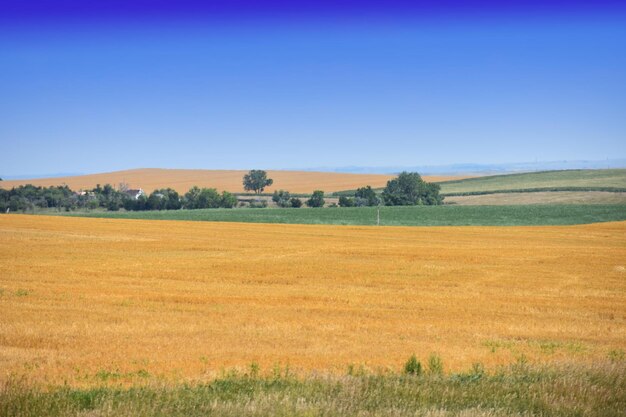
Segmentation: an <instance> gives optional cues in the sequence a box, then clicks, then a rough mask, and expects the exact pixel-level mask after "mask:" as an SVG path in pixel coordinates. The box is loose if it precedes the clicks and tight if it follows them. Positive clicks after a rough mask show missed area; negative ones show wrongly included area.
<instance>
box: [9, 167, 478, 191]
mask: <svg viewBox="0 0 626 417" xmlns="http://www.w3.org/2000/svg"><path fill="white" fill-rule="evenodd" d="M247 172H248V171H243V170H242V171H238V170H206V169H157V168H146V169H131V170H126V171H116V172H107V173H102V174H91V175H79V176H73V177H58V178H42V179H30V180H29V179H26V180H13V181H1V182H0V188H5V189H10V188H12V187H17V186H20V185H25V184H33V185H37V186H46V187H48V186H51V185H63V184H66V185H68V186H69V187H70V188H71V189H72V190H80V189H91V188H94V187H95V186H96V185H97V184H100V185H104V184H107V183H108V184H111V185H114V186H117V185H118V184H120V183H127V184H128V185H129V186H130V188H143V189H144V190H145V191H147V192H152V191H153V190H155V189H158V188H166V187H171V188H173V189H175V190H176V191H178V192H179V193H185V192H187V190H189V189H190V188H191V187H193V186H194V185H197V186H199V187H210V188H217V189H218V190H220V191H224V190H226V191H230V192H232V193H239V192H243V191H244V190H243V185H242V179H243V176H244V175H245V174H246V173H247ZM267 174H268V177H269V178H272V179H273V180H274V186H273V187H268V188H267V189H266V190H265V192H273V191H274V189H283V190H289V191H290V192H292V193H312V192H313V191H314V190H323V191H326V192H333V191H340V190H346V189H353V188H359V187H363V186H365V185H371V186H372V187H384V186H385V185H386V184H387V181H389V180H390V179H391V178H393V177H394V176H393V175H380V174H343V173H335V172H309V171H271V170H270V171H267ZM424 178H425V179H427V180H428V181H447V180H451V179H460V178H466V177H462V176H459V177H450V176H435V177H424Z"/></svg>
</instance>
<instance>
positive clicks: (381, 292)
mask: <svg viewBox="0 0 626 417" xmlns="http://www.w3.org/2000/svg"><path fill="white" fill-rule="evenodd" d="M0 289H1V290H0V291H1V295H0V378H8V377H9V375H10V374H26V375H27V376H28V377H29V378H31V379H37V380H41V381H47V382H50V383H63V382H67V383H69V384H71V385H75V386H81V385H91V384H95V383H102V381H106V380H108V379H109V378H114V379H115V381H117V382H120V381H122V382H124V381H125V382H128V383H137V382H141V381H146V380H152V379H155V378H156V379H166V380H170V381H171V380H175V381H180V380H195V381H198V380H205V379H208V378H211V377H214V376H216V375H218V374H219V372H220V369H228V368H231V367H241V368H243V367H248V366H249V364H250V363H251V362H253V361H254V362H258V363H259V365H260V367H261V372H271V369H272V367H273V366H274V365H276V364H279V365H281V366H283V367H284V366H285V365H287V364H288V365H289V366H290V367H291V369H293V370H295V371H300V372H305V371H311V370H318V371H322V372H341V373H344V372H345V371H346V366H347V365H348V364H351V363H352V364H355V365H357V366H358V365H361V364H363V365H364V366H366V367H368V368H370V369H376V368H378V367H383V368H385V367H389V368H393V369H396V370H398V369H399V368H400V367H401V366H402V364H403V363H404V362H405V361H406V359H407V358H408V357H409V356H410V355H411V354H412V353H416V354H417V355H418V357H421V358H425V357H427V356H428V355H429V354H430V353H431V352H437V353H438V354H439V355H440V356H441V357H442V358H443V361H444V364H445V367H446V369H447V370H455V369H456V370H460V369H462V370H465V369H468V368H469V367H470V366H471V364H472V363H474V362H482V363H483V364H484V365H485V366H487V367H488V368H491V367H494V366H496V365H498V364H508V363H511V362H513V361H515V360H516V359H517V358H519V357H520V356H521V355H525V357H526V358H528V360H529V361H530V362H531V363H545V362H558V361H562V360H566V361H575V362H580V363H590V362H593V361H595V360H600V359H606V358H607V356H610V355H619V354H620V353H619V352H622V353H621V354H622V355H623V350H625V349H626V222H616V223H603V224H594V225H581V226H541V227H423V228H410V227H378V228H377V227H363V226H360V227H356V226H343V227H338V226H311V225H268V224H241V223H199V222H183V221H147V220H146V221H143V220H119V219H87V218H64V217H44V216H28V215H3V216H0Z"/></svg>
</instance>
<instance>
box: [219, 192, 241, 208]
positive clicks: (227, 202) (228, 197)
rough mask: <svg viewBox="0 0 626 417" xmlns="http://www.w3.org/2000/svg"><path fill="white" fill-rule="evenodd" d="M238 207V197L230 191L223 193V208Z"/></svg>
mask: <svg viewBox="0 0 626 417" xmlns="http://www.w3.org/2000/svg"><path fill="white" fill-rule="evenodd" d="M236 205H237V197H235V196H234V195H233V194H231V193H229V192H228V191H222V197H221V201H220V206H221V207H223V208H233V207H235V206H236Z"/></svg>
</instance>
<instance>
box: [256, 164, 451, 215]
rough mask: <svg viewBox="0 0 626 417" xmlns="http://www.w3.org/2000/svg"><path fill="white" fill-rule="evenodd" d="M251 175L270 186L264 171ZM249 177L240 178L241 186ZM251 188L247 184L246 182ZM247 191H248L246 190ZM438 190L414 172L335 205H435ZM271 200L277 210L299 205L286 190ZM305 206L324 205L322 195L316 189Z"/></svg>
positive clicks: (364, 189)
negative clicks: (377, 189)
mask: <svg viewBox="0 0 626 417" xmlns="http://www.w3.org/2000/svg"><path fill="white" fill-rule="evenodd" d="M250 172H251V173H252V172H255V173H256V174H255V177H256V178H258V182H257V185H258V186H259V187H260V184H263V183H264V181H268V182H269V185H271V184H272V180H271V179H267V175H266V173H265V171H250ZM250 178H251V176H246V177H244V187H246V184H247V181H248V180H249V179H250ZM248 185H249V186H250V187H251V185H250V184H249V183H248ZM250 189H251V188H250ZM439 190H440V187H439V185H438V184H433V183H428V182H426V181H424V180H423V179H422V177H421V176H420V175H419V174H418V173H417V172H402V173H400V174H399V175H398V177H397V178H394V179H392V180H390V181H388V182H387V186H386V187H385V188H384V189H383V192H382V194H381V195H380V196H379V195H378V194H377V193H376V191H375V190H374V189H373V188H372V187H371V186H369V185H368V186H366V187H361V188H359V189H357V190H356V192H355V193H354V195H353V196H352V197H350V196H345V195H343V196H340V197H339V206H341V207H367V206H377V205H379V204H381V203H382V204H384V205H386V206H414V205H439V204H442V203H443V197H442V196H441V195H440V194H439ZM257 191H258V192H256V191H255V192H256V193H257V194H260V193H261V192H262V191H263V187H261V188H257ZM272 200H273V201H274V202H275V203H276V205H278V206H279V207H300V206H301V205H302V202H301V201H300V199H298V198H294V197H291V195H290V194H289V191H284V190H278V191H274V194H273V195H272ZM306 205H307V206H309V207H323V206H324V192H323V191H320V190H317V191H314V192H313V195H312V196H311V198H310V199H308V200H307V201H306Z"/></svg>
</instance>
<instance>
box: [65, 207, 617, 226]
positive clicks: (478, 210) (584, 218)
mask: <svg viewBox="0 0 626 417" xmlns="http://www.w3.org/2000/svg"><path fill="white" fill-rule="evenodd" d="M62 215H69V216H82V217H104V218H121V219H146V220H148V219H150V220H196V221H219V222H251V223H295V224H340V225H374V224H376V207H356V208H300V209H274V208H267V209H203V210H170V211H132V212H102V211H98V212H82V213H81V212H70V213H62ZM618 220H626V205H617V204H610V205H600V204H598V205H584V204H581V205H565V204H563V205H538V204H537V205H516V206H404V207H381V209H380V224H381V225H383V226H465V225H468V226H492V225H493V226H495V225H498V226H517V225H567V224H583V223H596V222H607V221H618Z"/></svg>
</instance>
